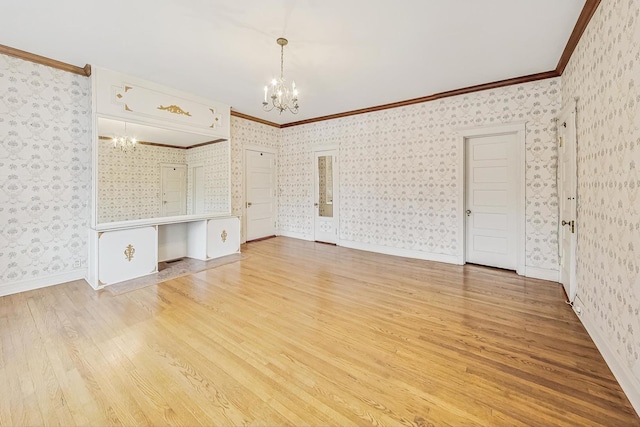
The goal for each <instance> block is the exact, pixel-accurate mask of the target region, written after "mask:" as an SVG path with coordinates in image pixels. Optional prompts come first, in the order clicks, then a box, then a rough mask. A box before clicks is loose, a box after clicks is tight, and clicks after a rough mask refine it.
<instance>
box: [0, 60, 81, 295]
mask: <svg viewBox="0 0 640 427" xmlns="http://www.w3.org/2000/svg"><path fill="white" fill-rule="evenodd" d="M90 120H91V88H90V81H89V79H87V78H86V77H81V76H78V75H75V74H70V73H67V72H64V71H61V70H55V69H52V68H49V67H45V66H42V65H36V64H32V63H30V62H25V61H22V60H19V59H15V58H11V57H8V56H5V55H0V283H2V284H7V283H11V282H17V281H21V280H27V279H35V278H39V277H44V276H48V275H52V274H59V273H65V272H70V271H73V270H78V269H79V268H80V267H86V264H87V245H86V241H87V227H88V225H89V209H90V207H89V205H90V200H91V188H90V187H91V170H90V168H91V148H90V143H89V142H90V134H91V130H90Z"/></svg>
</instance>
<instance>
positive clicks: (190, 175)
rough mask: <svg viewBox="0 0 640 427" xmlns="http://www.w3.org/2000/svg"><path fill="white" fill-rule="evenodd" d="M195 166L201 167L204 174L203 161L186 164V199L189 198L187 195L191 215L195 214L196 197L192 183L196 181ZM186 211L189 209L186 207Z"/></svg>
mask: <svg viewBox="0 0 640 427" xmlns="http://www.w3.org/2000/svg"><path fill="white" fill-rule="evenodd" d="M197 168H203V171H202V172H203V174H204V162H194V163H191V164H187V174H188V176H187V199H189V197H191V206H190V208H191V214H192V215H197V214H196V213H195V212H196V209H195V208H196V198H195V193H196V186H195V185H194V184H195V182H196V179H195V178H196V169H197ZM189 169H191V171H189ZM189 180H191V183H192V184H191V191H189ZM187 211H189V209H187Z"/></svg>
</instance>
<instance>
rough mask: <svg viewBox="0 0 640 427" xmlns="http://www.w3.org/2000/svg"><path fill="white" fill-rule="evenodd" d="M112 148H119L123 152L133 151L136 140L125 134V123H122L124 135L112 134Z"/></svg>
mask: <svg viewBox="0 0 640 427" xmlns="http://www.w3.org/2000/svg"><path fill="white" fill-rule="evenodd" d="M111 141H112V142H113V148H119V149H120V151H122V152H123V153H128V152H130V151H135V149H136V144H137V143H138V140H136V139H135V138H132V137H130V136H129V135H127V124H126V123H125V124H124V136H114V137H113V139H112V140H111Z"/></svg>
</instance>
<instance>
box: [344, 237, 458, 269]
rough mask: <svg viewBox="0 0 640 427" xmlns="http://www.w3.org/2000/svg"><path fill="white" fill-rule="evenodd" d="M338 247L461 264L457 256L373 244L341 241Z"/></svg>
mask: <svg viewBox="0 0 640 427" xmlns="http://www.w3.org/2000/svg"><path fill="white" fill-rule="evenodd" d="M338 246H344V247H345V248H351V249H359V250H361V251H368V252H377V253H380V254H386V255H395V256H401V257H405V258H415V259H422V260H425V261H437V262H444V263H447V264H460V262H459V260H458V257H457V256H456V255H443V254H434V253H431V252H422V251H415V250H411V249H402V248H392V247H389V246H382V245H374V244H371V243H361V242H354V241H349V240H340V242H338Z"/></svg>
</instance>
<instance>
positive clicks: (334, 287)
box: [0, 238, 640, 426]
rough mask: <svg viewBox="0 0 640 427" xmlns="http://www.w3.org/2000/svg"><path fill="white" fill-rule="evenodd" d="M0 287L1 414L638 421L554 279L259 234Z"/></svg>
mask: <svg viewBox="0 0 640 427" xmlns="http://www.w3.org/2000/svg"><path fill="white" fill-rule="evenodd" d="M243 251H244V253H245V254H246V255H247V257H246V258H245V259H243V260H242V261H240V262H237V263H233V264H227V265H224V266H221V267H218V268H216V269H212V270H208V271H204V272H201V273H197V274H194V275H191V276H186V277H183V278H179V279H174V280H171V281H168V282H165V283H162V284H160V285H157V286H155V285H154V286H150V287H147V288H144V289H139V290H136V291H133V292H129V293H126V294H123V295H120V296H112V295H111V294H110V293H108V292H105V291H103V292H95V291H93V290H92V289H91V288H90V287H89V286H88V285H87V284H85V283H84V282H82V281H79V282H73V283H68V284H64V285H59V286H55V287H51V288H46V289H41V290H37V291H32V292H26V293H22V294H17V295H12V296H8V297H3V298H0V345H1V346H0V424H1V425H41V424H59V425H120V424H124V425H167V424H171V425H240V424H251V425H376V426H378V425H408V426H409V425H415V426H426V425H431V424H433V425H508V426H518V425H544V426H550V425H597V424H603V425H612V426H625V425H639V424H640V420H639V418H638V417H637V416H636V415H635V413H634V412H633V409H632V408H631V407H630V405H629V402H628V401H627V399H626V398H625V396H624V394H623V393H622V391H621V390H620V388H619V386H618V384H617V383H616V381H615V380H614V378H613V376H612V375H611V373H610V372H609V370H608V368H607V366H606V365H605V363H604V361H603V360H602V357H601V356H600V354H599V353H598V351H597V350H596V348H595V346H594V344H593V343H592V341H591V340H590V339H589V337H588V335H587V333H586V332H585V330H584V329H583V327H582V326H581V325H580V323H579V321H578V319H577V318H576V317H575V315H574V314H573V312H572V311H571V310H570V309H569V307H568V306H566V305H565V303H564V295H563V292H562V289H561V287H560V285H558V284H553V283H550V282H544V281H539V280H531V279H524V278H521V277H519V276H516V275H515V274H513V273H509V272H504V271H500V270H495V269H490V268H484V267H477V266H465V267H460V266H453V265H446V264H439V263H431V262H425V261H418V260H409V259H403V258H396V257H390V256H385V255H379V254H373V253H367V252H360V251H354V250H349V249H345V248H340V247H334V246H328V245H323V244H316V243H311V242H304V241H299V240H293V239H287V238H275V239H270V240H265V241H261V242H256V243H250V244H248V245H245V246H244V247H243Z"/></svg>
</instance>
